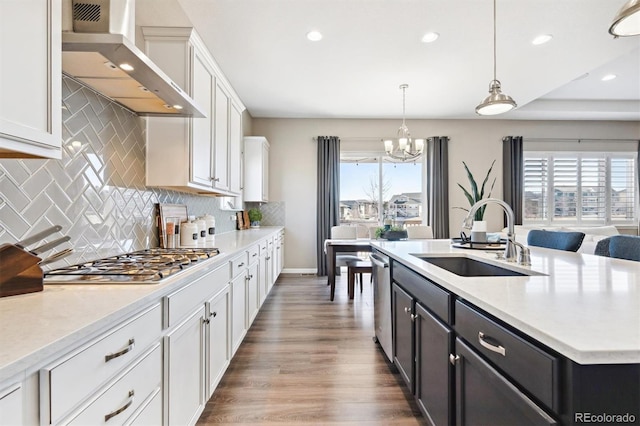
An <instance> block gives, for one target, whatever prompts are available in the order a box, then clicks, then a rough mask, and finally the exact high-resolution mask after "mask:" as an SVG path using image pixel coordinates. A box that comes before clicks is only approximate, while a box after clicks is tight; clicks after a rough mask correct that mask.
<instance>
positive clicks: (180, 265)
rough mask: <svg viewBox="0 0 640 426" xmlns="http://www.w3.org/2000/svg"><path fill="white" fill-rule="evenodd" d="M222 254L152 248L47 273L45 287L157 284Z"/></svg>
mask: <svg viewBox="0 0 640 426" xmlns="http://www.w3.org/2000/svg"><path fill="white" fill-rule="evenodd" d="M219 253H220V251H219V250H218V249H217V248H204V247H203V248H175V249H163V248H151V249H146V250H140V251H135V252H132V253H125V254H121V255H116V256H110V257H105V258H102V259H96V260H92V261H89V262H84V263H78V264H75V265H70V266H65V267H62V268H58V269H53V270H51V271H47V272H45V273H44V283H45V284H47V283H48V284H54V283H58V284H59V283H64V284H97V283H105V284H118V283H122V284H124V283H129V284H144V283H157V282H158V281H161V280H162V279H164V278H167V277H170V276H172V275H174V274H177V273H179V272H180V271H183V270H185V269H186V268H188V267H189V266H192V265H193V264H195V263H196V262H199V261H202V260H206V259H209V258H211V257H213V256H216V255H218V254H219Z"/></svg>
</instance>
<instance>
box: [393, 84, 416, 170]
mask: <svg viewBox="0 0 640 426" xmlns="http://www.w3.org/2000/svg"><path fill="white" fill-rule="evenodd" d="M407 87H409V85H408V84H401V85H400V89H402V126H400V128H399V129H398V139H397V145H396V144H394V141H393V140H391V139H387V140H385V141H384V150H385V152H386V153H387V155H388V156H389V157H391V158H395V159H396V160H402V161H406V160H415V159H416V158H418V157H420V156H421V155H422V151H423V150H424V139H416V140H412V139H411V133H409V128H408V127H407V125H406V124H405V121H404V113H405V91H406V90H407Z"/></svg>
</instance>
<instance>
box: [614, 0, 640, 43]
mask: <svg viewBox="0 0 640 426" xmlns="http://www.w3.org/2000/svg"><path fill="white" fill-rule="evenodd" d="M609 34H611V35H612V36H614V37H628V36H635V35H640V0H629V1H628V2H627V3H626V4H625V5H624V6H622V9H620V11H619V12H618V14H617V15H616V17H615V18H613V23H612V24H611V27H609Z"/></svg>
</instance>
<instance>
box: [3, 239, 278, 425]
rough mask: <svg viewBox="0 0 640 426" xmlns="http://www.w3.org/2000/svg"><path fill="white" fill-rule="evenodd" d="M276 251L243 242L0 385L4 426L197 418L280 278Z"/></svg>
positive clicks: (266, 244)
mask: <svg viewBox="0 0 640 426" xmlns="http://www.w3.org/2000/svg"><path fill="white" fill-rule="evenodd" d="M274 250H275V249H274V238H273V236H269V237H267V238H265V239H263V240H261V241H259V242H256V243H254V244H253V245H251V246H248V247H246V248H242V251H241V252H239V253H237V254H236V255H235V256H234V257H233V258H231V259H230V260H229V261H223V262H222V263H221V264H219V265H217V266H213V267H212V268H211V269H212V270H210V271H208V272H205V273H204V274H203V275H200V276H196V275H194V276H195V277H196V278H194V279H191V281H190V282H187V283H185V284H184V285H181V286H176V289H175V290H172V291H171V292H170V293H168V294H164V295H159V296H158V297H157V299H155V301H154V300H150V301H149V304H148V305H147V306H146V307H144V308H143V309H139V310H137V311H136V312H134V313H132V314H130V315H128V316H123V317H121V319H120V321H118V322H117V324H115V325H114V326H112V327H111V328H107V327H106V326H104V328H103V329H102V330H106V331H101V332H99V333H96V334H95V335H93V336H85V337H84V338H83V339H82V340H81V341H80V340H78V341H77V343H75V342H74V343H73V344H71V345H70V346H69V349H68V350H65V351H64V352H60V353H55V354H51V355H50V356H47V358H46V359H44V360H42V361H41V363H40V364H39V365H31V366H28V368H27V369H26V370H24V371H22V372H20V374H16V375H15V376H13V377H10V378H8V379H6V380H5V381H3V382H1V383H0V426H5V425H11V426H14V425H23V424H29V425H32V424H39V425H40V426H46V425H62V424H64V425H66V424H76V425H89V424H90V425H99V424H107V425H120V424H125V425H153V426H156V425H181V426H182V425H193V424H195V423H196V422H197V421H198V418H199V416H200V415H201V414H202V411H203V410H204V406H205V404H206V402H207V400H208V399H209V398H210V397H211V395H212V394H213V392H214V391H215V389H216V387H217V386H218V384H219V383H220V380H221V379H222V377H223V375H224V373H225V371H226V370H227V368H228V366H229V363H230V361H231V358H232V357H233V355H234V354H235V352H236V351H237V350H238V348H239V346H240V344H241V343H242V340H243V339H244V337H245V335H246V333H247V329H248V328H249V327H250V326H251V324H252V323H253V321H254V320H255V318H256V316H257V314H258V312H259V310H260V307H261V306H262V304H263V303H264V301H265V299H266V297H267V295H268V293H269V291H270V290H271V287H272V286H273V281H274V279H275V278H277V275H278V271H277V269H279V268H278V267H277V266H276V265H277V262H276V257H274ZM213 268H215V269H213ZM187 279H188V278H187Z"/></svg>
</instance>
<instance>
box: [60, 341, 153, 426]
mask: <svg viewBox="0 0 640 426" xmlns="http://www.w3.org/2000/svg"><path fill="white" fill-rule="evenodd" d="M161 382H162V350H161V349H160V344H157V345H156V347H155V349H153V350H152V351H151V352H149V353H147V354H146V355H145V356H143V357H142V358H141V359H140V360H138V361H137V362H136V363H135V365H134V366H133V367H131V369H129V370H128V371H127V372H126V373H125V374H124V375H123V376H122V377H120V378H119V379H118V380H117V381H116V382H115V383H113V384H112V385H111V386H109V387H108V388H106V389H105V390H104V391H103V392H102V393H101V394H100V395H99V396H97V398H95V399H94V400H93V401H92V402H91V403H90V404H89V405H88V406H87V407H86V408H84V409H83V410H82V411H81V412H80V413H79V414H78V415H77V416H75V417H74V418H73V419H72V420H71V421H70V422H69V423H68V424H70V425H99V424H105V423H107V424H109V423H110V422H109V420H111V419H113V420H111V422H113V423H114V424H115V423H120V424H122V423H124V421H125V420H127V419H128V418H129V417H132V415H133V414H134V413H135V412H136V411H137V410H138V409H140V408H141V407H142V406H143V403H144V402H145V401H146V400H147V399H148V398H150V397H151V396H152V395H153V394H154V393H157V392H158V391H159V390H160V386H161Z"/></svg>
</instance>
